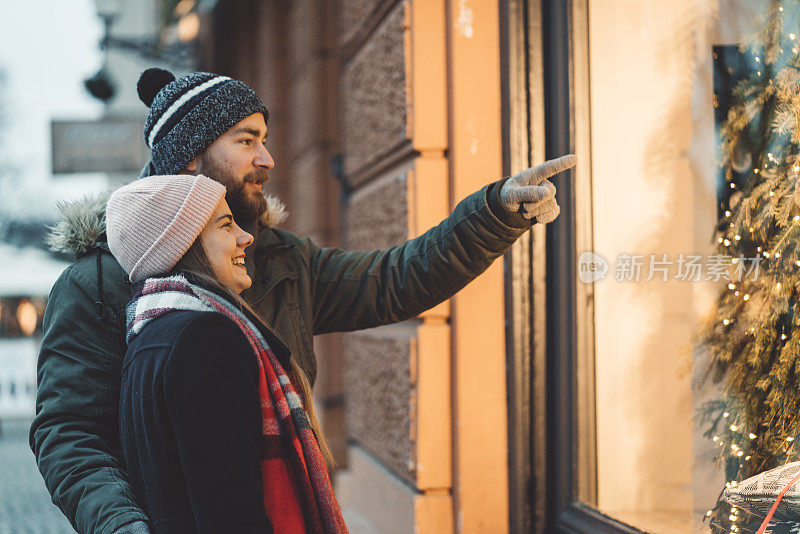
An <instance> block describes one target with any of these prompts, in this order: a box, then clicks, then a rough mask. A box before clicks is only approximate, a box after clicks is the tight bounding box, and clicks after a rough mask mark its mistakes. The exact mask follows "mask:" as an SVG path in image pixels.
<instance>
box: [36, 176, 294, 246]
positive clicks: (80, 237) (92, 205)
mask: <svg viewBox="0 0 800 534" xmlns="http://www.w3.org/2000/svg"><path fill="white" fill-rule="evenodd" d="M109 196H111V192H110V191H108V192H105V193H100V194H91V195H86V196H84V197H83V198H81V199H79V200H75V201H72V202H60V203H59V204H58V212H59V214H60V215H61V221H60V222H59V223H58V224H56V225H55V226H53V227H52V228H50V233H49V235H48V236H47V237H46V239H45V240H46V242H47V244H48V245H49V246H50V248H51V249H52V250H53V251H56V252H64V253H67V254H75V255H76V256H82V255H84V254H86V253H87V252H89V251H91V250H93V249H95V248H97V247H98V246H99V245H101V244H104V243H105V242H106V237H105V232H106V204H107V203H108V197H109ZM266 198H267V210H266V211H265V212H264V214H263V215H262V216H261V219H259V225H261V226H277V225H278V224H280V223H281V222H283V221H284V220H285V219H286V216H287V213H286V207H285V206H284V204H283V202H281V201H280V200H279V199H278V198H277V197H274V196H272V195H267V196H266Z"/></svg>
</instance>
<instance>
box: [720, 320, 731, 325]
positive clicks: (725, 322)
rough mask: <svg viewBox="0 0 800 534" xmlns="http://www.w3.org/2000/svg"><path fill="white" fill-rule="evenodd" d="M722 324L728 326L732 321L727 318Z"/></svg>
mask: <svg viewBox="0 0 800 534" xmlns="http://www.w3.org/2000/svg"><path fill="white" fill-rule="evenodd" d="M722 324H724V325H725V326H728V325H729V324H731V322H730V320H729V319H725V320H724V321H722Z"/></svg>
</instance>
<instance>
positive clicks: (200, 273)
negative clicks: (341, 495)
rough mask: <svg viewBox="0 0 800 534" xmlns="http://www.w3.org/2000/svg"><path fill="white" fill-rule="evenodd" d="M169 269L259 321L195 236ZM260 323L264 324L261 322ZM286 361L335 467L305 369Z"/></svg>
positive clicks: (325, 454) (323, 448)
mask: <svg viewBox="0 0 800 534" xmlns="http://www.w3.org/2000/svg"><path fill="white" fill-rule="evenodd" d="M171 272H175V273H178V272H184V273H188V274H190V275H192V276H194V277H196V278H198V279H199V280H201V281H202V282H204V283H206V284H209V285H211V286H212V287H215V288H217V289H218V290H221V291H224V292H225V294H226V295H228V296H229V297H230V299H231V300H232V301H233V302H234V303H236V305H237V306H239V307H240V308H241V309H245V310H247V311H249V312H250V313H252V314H253V316H254V317H256V318H258V320H259V321H261V317H260V316H259V315H258V313H256V311H255V310H254V309H253V308H252V307H250V305H249V304H247V302H245V301H244V299H243V298H242V297H241V296H239V295H238V294H237V293H234V292H233V291H231V290H230V289H229V288H227V287H226V286H224V285H222V284H221V283H220V282H219V280H218V279H217V275H216V273H214V269H213V268H212V267H211V262H210V261H209V259H208V255H207V254H206V250H205V248H204V247H203V243H202V242H201V241H200V238H199V237H198V238H197V239H195V241H194V243H192V246H190V247H189V250H187V251H186V254H184V255H183V257H182V258H181V259H180V260H178V263H177V264H175V267H173V268H172V270H171ZM261 322H262V323H263V321H261ZM289 361H290V362H291V364H292V369H291V371H292V373H293V374H294V377H295V382H296V383H297V384H298V385H299V386H300V397H301V398H302V400H303V406H304V407H305V409H306V413H307V414H308V419H309V423H311V428H312V430H313V431H314V435H316V437H317V442H318V443H319V448H320V450H321V451H322V456H323V457H324V458H325V463H327V464H328V467H329V468H330V469H333V468H334V467H336V462H335V461H334V458H333V453H332V452H331V448H330V446H329V445H328V440H327V439H326V438H325V433H324V432H323V431H322V426H321V425H320V424H319V420H318V419H317V414H316V410H315V409H314V396H313V394H312V392H311V383H310V382H309V381H308V377H307V376H306V373H305V371H303V369H302V368H301V367H300V366H299V365H298V364H297V362H296V361H295V359H294V358H290V359H289Z"/></svg>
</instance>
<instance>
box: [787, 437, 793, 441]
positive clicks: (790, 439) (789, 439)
mask: <svg viewBox="0 0 800 534" xmlns="http://www.w3.org/2000/svg"><path fill="white" fill-rule="evenodd" d="M786 441H794V438H793V437H792V436H789V437H788V438H786Z"/></svg>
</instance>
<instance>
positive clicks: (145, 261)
mask: <svg viewBox="0 0 800 534" xmlns="http://www.w3.org/2000/svg"><path fill="white" fill-rule="evenodd" d="M224 197H225V186H224V185H222V184H220V183H219V182H215V181H214V180H212V179H211V178H207V177H205V176H203V175H202V174H201V175H198V176H190V175H177V176H149V177H147V178H141V179H139V180H136V181H134V182H131V183H130V184H128V185H126V186H123V187H120V188H119V189H117V190H116V191H114V192H113V193H112V194H111V198H109V199H108V204H107V205H106V236H107V237H108V248H110V249H111V253H112V254H114V257H115V258H117V261H119V263H120V265H122V268H123V269H125V272H127V273H128V277H129V278H130V280H131V282H138V281H140V280H144V279H146V278H149V277H151V276H154V275H157V274H162V273H166V272H167V271H169V270H170V269H172V268H173V267H174V266H175V264H176V263H178V260H179V259H181V257H182V256H183V255H184V254H186V251H187V250H189V247H190V246H191V245H192V243H194V240H195V239H197V237H198V236H199V235H200V232H201V231H202V230H203V228H204V227H205V225H206V224H207V223H208V221H209V219H211V215H212V214H213V213H214V211H215V210H216V209H217V205H218V204H219V202H220V200H222V199H223V198H224Z"/></svg>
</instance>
